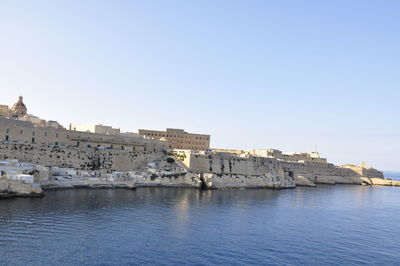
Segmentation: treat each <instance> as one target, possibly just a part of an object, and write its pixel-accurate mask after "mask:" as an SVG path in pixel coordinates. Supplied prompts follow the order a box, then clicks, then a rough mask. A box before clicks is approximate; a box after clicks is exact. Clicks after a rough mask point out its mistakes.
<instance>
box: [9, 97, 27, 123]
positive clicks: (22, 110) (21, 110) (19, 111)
mask: <svg viewBox="0 0 400 266" xmlns="http://www.w3.org/2000/svg"><path fill="white" fill-rule="evenodd" d="M23 100H24V98H22V96H19V99H18V102H16V103H15V104H14V105H13V107H12V108H11V113H12V116H13V117H16V118H19V117H23V116H25V115H26V114H27V112H28V108H26V106H25V104H24V101H23Z"/></svg>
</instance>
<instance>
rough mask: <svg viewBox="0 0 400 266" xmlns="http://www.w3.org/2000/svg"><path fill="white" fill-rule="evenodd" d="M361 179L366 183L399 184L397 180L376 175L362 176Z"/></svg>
mask: <svg viewBox="0 0 400 266" xmlns="http://www.w3.org/2000/svg"><path fill="white" fill-rule="evenodd" d="M361 179H362V180H363V181H364V182H365V183H366V184H368V185H374V186H394V187H399V186H400V181H399V180H392V179H386V178H378V177H372V178H367V177H363V178H361Z"/></svg>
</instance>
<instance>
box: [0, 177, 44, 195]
mask: <svg viewBox="0 0 400 266" xmlns="http://www.w3.org/2000/svg"><path fill="white" fill-rule="evenodd" d="M43 196H44V193H43V190H42V188H41V187H39V186H38V187H36V186H32V185H31V184H25V183H22V182H18V181H11V180H4V179H3V180H0V197H1V198H10V197H43Z"/></svg>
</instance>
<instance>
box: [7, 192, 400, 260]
mask: <svg viewBox="0 0 400 266" xmlns="http://www.w3.org/2000/svg"><path fill="white" fill-rule="evenodd" d="M398 192H399V189H398V188H389V187H374V188H371V187H361V186H345V185H338V186H322V185H321V186H319V187H317V188H297V189H289V190H267V189H252V190H220V191H215V190H210V191H200V190H197V189H186V188H139V189H137V190H136V191H131V190H86V189H78V190H60V191H53V192H48V193H47V195H46V197H45V198H42V199H25V198H19V199H8V200H4V201H0V264H2V265H4V264H13V265H15V264H17V265H22V264H30V263H34V264H96V263H97V264H98V263H104V264H132V263H135V264H210V263H211V264H220V263H222V264H250V263H251V264H263V263H265V262H266V261H271V259H273V261H274V262H276V263H277V264H298V263H300V264H301V263H303V264H304V263H307V264H313V263H314V264H329V263H332V262H334V264H344V263H346V264H360V263H371V262H383V263H386V264H391V263H393V262H396V261H398V260H399V259H400V257H399V255H398V254H399V251H400V250H399V248H398V245H397V244H396V243H398V241H399V239H398V237H397V235H396V234H393V232H398V231H400V217H399V215H398V213H399V211H400V208H399V206H398ZM310 247H312V248H310ZM383 253H387V255H385V256H382V254H383Z"/></svg>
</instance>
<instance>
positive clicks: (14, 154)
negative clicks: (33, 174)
mask: <svg viewBox="0 0 400 266" xmlns="http://www.w3.org/2000/svg"><path fill="white" fill-rule="evenodd" d="M162 156H163V153H157V152H144V151H127V150H109V149H106V150H104V149H101V150H99V149H95V148H83V147H58V146H49V145H43V144H40V145H39V144H17V143H10V142H0V160H2V159H17V160H19V161H21V162H29V163H34V164H41V165H46V166H64V167H71V168H74V169H88V170H98V169H107V170H110V171H132V170H137V169H139V168H140V167H141V166H143V165H146V163H147V162H149V161H153V160H155V159H158V158H160V157H162Z"/></svg>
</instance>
